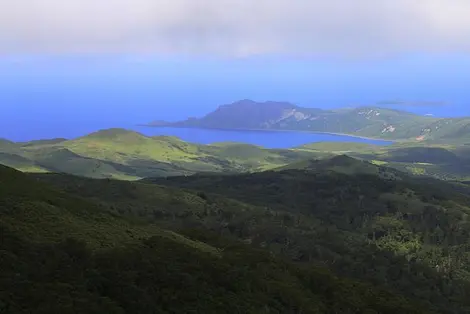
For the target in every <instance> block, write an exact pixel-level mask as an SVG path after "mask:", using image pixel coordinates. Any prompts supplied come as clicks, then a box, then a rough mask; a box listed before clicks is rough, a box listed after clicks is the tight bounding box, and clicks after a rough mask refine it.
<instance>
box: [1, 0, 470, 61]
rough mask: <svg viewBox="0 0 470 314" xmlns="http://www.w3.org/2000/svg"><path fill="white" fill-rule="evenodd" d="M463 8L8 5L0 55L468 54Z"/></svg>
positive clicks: (458, 4) (83, 1)
mask: <svg viewBox="0 0 470 314" xmlns="http://www.w3.org/2000/svg"><path fill="white" fill-rule="evenodd" d="M468 12H470V1H468V0H354V1H351V0H328V1H325V0H11V1H1V2H0V54H15V53H141V54H145V53H163V54H165V53H168V54H175V53H179V54H186V55H216V56H229V57H232V56H246V55H260V54H261V55H265V54H273V55H278V54H285V55H297V56H305V57H309V56H318V55H329V56H339V57H353V58H354V57H375V56H379V57H380V56H387V55H396V54H406V53H422V52H424V53H442V52H445V53H470V19H469V18H468Z"/></svg>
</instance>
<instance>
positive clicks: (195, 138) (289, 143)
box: [134, 126, 392, 148]
mask: <svg viewBox="0 0 470 314" xmlns="http://www.w3.org/2000/svg"><path fill="white" fill-rule="evenodd" d="M134 129H135V130H136V131H138V132H140V133H142V134H145V135H148V136H158V135H167V136H176V137H178V138H181V139H182V140H184V141H187V142H192V143H198V144H213V143H220V142H237V143H246V144H253V145H258V146H262V147H265V148H292V147H296V146H300V145H303V144H309V143H315V142H354V143H368V144H374V145H390V144H392V142H390V141H383V140H375V139H366V138H360V137H355V136H347V135H337V134H326V133H311V132H295V131H263V130H260V131H258V130H256V131H252V130H221V129H197V128H171V127H145V126H143V127H136V128H134Z"/></svg>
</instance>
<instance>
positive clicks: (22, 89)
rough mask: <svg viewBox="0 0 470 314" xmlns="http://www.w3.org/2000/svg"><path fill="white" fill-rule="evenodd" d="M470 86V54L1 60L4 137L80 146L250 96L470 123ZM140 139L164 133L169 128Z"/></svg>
mask: <svg viewBox="0 0 470 314" xmlns="http://www.w3.org/2000/svg"><path fill="white" fill-rule="evenodd" d="M469 81H470V58H469V57H465V56H452V57H451V56H441V57H438V56H435V57H432V58H430V57H426V56H414V57H410V56H408V57H406V58H405V57H403V58H398V57H396V58H391V59H386V60H373V61H370V60H369V61H367V62H347V61H337V60H336V61H328V60H290V59H283V58H281V57H278V58H262V59H258V58H256V57H251V58H241V59H231V60H224V59H211V60H210V61H209V60H207V59H203V58H199V59H197V58H193V59H190V58H176V57H174V58H170V57H153V58H150V57H148V58H144V57H141V58H140V59H137V58H131V57H129V56H115V57H109V56H93V57H87V56H81V57H77V56H67V57H65V56H63V57H57V56H56V57H54V58H52V57H45V56H42V57H38V56H36V57H27V56H22V57H16V58H15V59H8V58H4V59H0V104H1V125H0V137H4V138H8V139H10V140H15V141H27V140H33V139H44V138H54V137H65V138H73V137H78V136H82V135H85V134H87V133H90V132H93V131H96V130H98V129H103V128H111V127H123V128H130V129H136V127H135V126H136V125H137V124H141V123H146V122H150V121H152V120H157V119H158V120H160V119H162V120H170V121H175V120H181V119H185V118H187V117H189V116H202V115H204V114H206V113H208V112H210V111H212V110H214V109H215V108H216V107H217V106H219V105H222V104H227V103H231V102H233V101H237V100H240V99H245V98H249V99H253V100H257V101H264V100H276V101H290V102H292V103H295V104H297V105H300V106H306V107H317V108H325V109H329V108H339V107H352V106H360V105H374V104H375V103H377V102H379V101H383V100H396V99H398V100H403V101H444V102H446V103H447V104H445V105H435V106H423V105H415V106H404V105H400V106H397V107H395V108H397V109H402V110H408V111H412V112H415V113H418V114H433V115H435V116H462V115H470V108H469V106H468V105H469V102H468V100H469V99H470V90H469V89H468V88H467V84H466V82H469ZM139 131H141V132H143V133H146V134H156V133H155V132H162V131H164V129H160V130H158V131H157V130H155V129H153V130H152V129H139ZM167 132H169V133H168V134H169V135H180V136H181V137H182V138H183V139H185V140H189V141H194V142H204V143H207V142H218V141H241V142H249V143H253V144H259V145H263V146H271V147H272V146H276V147H289V146H291V144H294V145H300V144H304V143H309V142H314V141H316V140H334V139H336V140H338V137H331V138H330V137H325V136H326V135H322V136H321V138H319V137H318V136H319V135H312V134H298V133H287V134H279V133H276V134H266V133H253V132H242V133H240V132H238V133H237V132H235V133H234V132H221V131H212V132H207V131H205V132H203V131H197V132H196V133H197V135H196V134H195V133H194V132H195V131H194V130H191V132H187V131H184V130H179V131H175V130H172V131H171V132H170V131H169V130H168V129H167ZM193 135H194V136H193ZM274 139H275V140H274ZM342 140H352V139H346V138H342ZM354 140H356V139H354Z"/></svg>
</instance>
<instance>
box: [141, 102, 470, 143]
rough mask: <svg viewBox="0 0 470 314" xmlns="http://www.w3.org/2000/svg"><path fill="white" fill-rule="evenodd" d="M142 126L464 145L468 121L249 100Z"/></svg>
mask: <svg viewBox="0 0 470 314" xmlns="http://www.w3.org/2000/svg"><path fill="white" fill-rule="evenodd" d="M147 126H154V127H162V126H163V127H165V126H166V127H185V128H209V129H237V130H238V129H239V130H269V131H307V132H316V133H334V134H343V135H352V136H359V137H368V138H376V139H383V140H398V141H417V142H419V141H444V140H445V141H448V140H455V141H469V142H470V117H463V118H437V117H433V116H421V115H417V114H414V113H410V112H407V111H404V110H398V109H389V108H382V107H377V106H361V107H357V108H346V109H343V110H324V109H319V108H307V107H300V106H297V105H295V104H292V103H290V102H284V101H282V102H280V101H265V102H256V101H253V100H249V99H245V100H240V101H236V102H233V103H230V104H225V105H221V106H219V107H217V108H216V109H215V110H214V111H212V112H209V113H208V114H206V115H204V116H203V117H201V118H194V117H193V118H189V119H187V120H183V121H177V122H166V123H162V122H161V121H159V122H158V123H155V124H152V123H149V124H148V125H147Z"/></svg>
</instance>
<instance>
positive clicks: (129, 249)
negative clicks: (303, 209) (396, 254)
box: [0, 166, 463, 314]
mask: <svg viewBox="0 0 470 314" xmlns="http://www.w3.org/2000/svg"><path fill="white" fill-rule="evenodd" d="M266 214H267V213H266V212H265V211H264V210H262V209H260V208H258V207H256V206H253V205H250V204H244V203H242V202H240V201H236V200H231V199H229V198H218V199H207V197H206V196H205V195H204V194H201V193H197V192H191V191H184V190H181V189H173V188H166V187H161V186H156V185H152V184H143V183H136V182H124V181H113V180H95V179H85V178H79V177H73V176H68V175H63V174H41V175H26V174H23V173H21V172H18V171H16V170H13V169H11V168H7V167H4V166H0V234H1V242H0V268H1V270H2V271H1V274H0V312H1V313H12V314H16V313H18V314H20V313H21V314H23V313H37V314H46V313H47V314H49V313H64V314H68V313H75V314H76V313H87V314H90V313H91V314H93V313H96V314H98V313H100V314H101V313H120V314H121V313H139V314H142V313H149V314H150V313H214V314H215V313H253V314H254V313H279V314H280V313H298V314H300V313H312V314H313V313H390V314H395V313H416V314H421V313H437V311H438V309H439V302H441V301H438V302H436V304H432V303H430V302H426V301H425V300H423V299H422V298H421V299H420V298H416V297H413V296H410V295H407V294H404V293H401V292H399V291H394V290H393V289H391V288H390V287H387V286H386V285H382V284H375V283H372V282H370V281H368V280H358V279H354V278H350V277H349V276H345V275H340V274H339V273H336V272H334V271H332V270H331V269H330V268H329V267H328V265H325V264H323V265H322V264H321V263H316V262H313V260H312V261H311V262H309V263H302V264H299V263H296V262H294V261H292V260H290V259H288V258H287V257H286V256H283V255H282V254H279V253H278V254H276V252H275V251H273V250H271V249H268V248H266V247H264V248H263V246H259V245H255V244H254V243H253V244H249V243H248V242H250V241H247V240H248V239H249V237H247V235H243V236H241V235H238V234H237V232H235V230H236V229H233V227H229V228H228V229H226V228H225V227H227V222H228V223H229V224H230V225H232V224H236V225H239V226H242V225H245V226H246V227H248V226H249V225H251V222H250V221H253V219H256V220H259V219H260V220H259V221H260V222H261V221H264V223H263V224H259V225H257V226H256V228H259V229H258V231H261V230H262V228H265V227H268V226H269V225H270V224H271V223H272V224H274V225H278V223H280V222H281V221H287V220H286V219H289V218H288V217H289V216H288V213H285V214H281V213H280V212H279V213H275V212H271V213H270V214H269V215H266ZM263 217H264V218H263ZM224 225H225V227H223V226H224ZM312 226H313V225H312ZM224 230H226V231H224ZM229 230H232V231H233V233H231V232H230V231H229ZM265 235H266V236H267V237H268V238H270V235H269V232H267V233H265ZM268 238H267V239H268ZM325 239H326V238H325ZM273 240H274V239H271V240H269V241H268V242H267V243H269V245H270V246H271V245H272V244H274V242H272V241H273ZM279 240H281V239H279ZM283 242H284V240H281V241H280V242H279V244H280V248H282V247H284V246H285V243H283ZM459 306H462V304H460V303H458V301H456V303H455V307H456V308H458V307H459ZM461 309H463V308H461ZM444 312H445V311H444ZM444 312H443V313H444ZM449 313H450V312H449Z"/></svg>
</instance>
